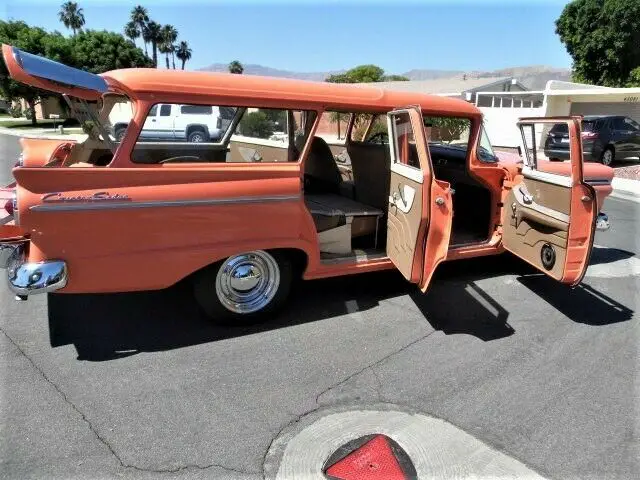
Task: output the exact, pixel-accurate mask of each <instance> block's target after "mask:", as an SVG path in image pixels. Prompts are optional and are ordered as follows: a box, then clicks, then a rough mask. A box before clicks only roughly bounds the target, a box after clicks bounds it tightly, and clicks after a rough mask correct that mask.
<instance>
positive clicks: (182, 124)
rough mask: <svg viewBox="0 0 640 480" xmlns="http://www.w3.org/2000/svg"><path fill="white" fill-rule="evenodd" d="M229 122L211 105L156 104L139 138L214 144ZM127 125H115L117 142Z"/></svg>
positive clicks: (123, 123)
mask: <svg viewBox="0 0 640 480" xmlns="http://www.w3.org/2000/svg"><path fill="white" fill-rule="evenodd" d="M223 112H224V109H223ZM229 121H230V120H229V119H228V118H226V119H225V118H223V116H222V115H221V112H220V109H219V108H218V107H213V106H211V105H170V104H156V105H154V106H153V107H152V108H151V110H150V111H149V114H148V115H147V119H146V120H145V122H144V126H143V127H142V130H141V131H140V137H139V138H140V139H143V140H158V141H166V140H186V141H187V142H193V143H201V142H208V141H212V140H213V141H216V140H219V139H220V137H221V135H222V132H223V128H225V127H226V126H228V124H229ZM127 125H128V124H127V123H126V122H117V123H116V124H115V125H114V126H113V131H114V136H115V138H116V140H117V141H122V138H123V137H124V133H125V131H126V129H127Z"/></svg>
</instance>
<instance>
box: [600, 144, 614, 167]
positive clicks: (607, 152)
mask: <svg viewBox="0 0 640 480" xmlns="http://www.w3.org/2000/svg"><path fill="white" fill-rule="evenodd" d="M614 160H615V153H614V151H613V149H612V148H611V147H607V148H605V149H604V152H602V156H601V157H600V163H602V164H603V165H606V166H607V167H610V166H611V164H612V163H613V161H614Z"/></svg>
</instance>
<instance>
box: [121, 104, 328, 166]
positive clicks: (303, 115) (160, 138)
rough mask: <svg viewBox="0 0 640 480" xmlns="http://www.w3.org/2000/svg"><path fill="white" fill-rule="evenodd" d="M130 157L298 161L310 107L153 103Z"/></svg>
mask: <svg viewBox="0 0 640 480" xmlns="http://www.w3.org/2000/svg"><path fill="white" fill-rule="evenodd" d="M156 112H157V113H158V114H159V116H158V117H156V118H159V117H166V119H165V120H164V121H156V120H155V118H154V119H152V121H149V120H147V121H145V123H144V126H143V128H142V130H141V131H140V135H139V136H138V140H137V142H136V145H135V148H134V150H133V152H132V161H133V162H134V163H195V162H209V163H212V162H214V163H239V162H287V161H297V160H298V157H299V155H300V151H301V150H302V147H303V146H304V143H305V141H306V139H307V138H308V134H309V132H310V129H311V126H312V125H313V124H314V122H315V115H316V113H315V112H310V111H300V110H298V111H292V110H287V109H263V108H251V107H237V106H218V105H171V104H157V105H154V106H153V107H152V108H151V109H150V111H149V114H148V117H152V116H153V114H155V113H156Z"/></svg>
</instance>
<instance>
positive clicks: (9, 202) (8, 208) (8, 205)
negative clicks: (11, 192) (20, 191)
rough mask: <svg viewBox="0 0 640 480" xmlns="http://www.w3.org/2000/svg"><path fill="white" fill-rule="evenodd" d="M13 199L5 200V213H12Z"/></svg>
mask: <svg viewBox="0 0 640 480" xmlns="http://www.w3.org/2000/svg"><path fill="white" fill-rule="evenodd" d="M13 206H14V205H13V199H10V200H7V201H6V203H5V204H4V209H5V210H6V211H7V213H8V214H9V215H13V212H14V209H13Z"/></svg>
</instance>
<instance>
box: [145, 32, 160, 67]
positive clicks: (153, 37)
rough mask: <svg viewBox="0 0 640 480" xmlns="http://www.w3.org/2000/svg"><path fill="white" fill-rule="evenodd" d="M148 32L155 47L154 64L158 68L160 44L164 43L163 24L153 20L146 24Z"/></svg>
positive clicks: (152, 45) (152, 46)
mask: <svg viewBox="0 0 640 480" xmlns="http://www.w3.org/2000/svg"><path fill="white" fill-rule="evenodd" d="M146 34H147V38H148V39H149V41H150V42H151V48H152V49H153V65H154V66H155V67H156V68H158V46H159V45H162V26H161V25H160V24H159V23H156V22H154V21H151V22H149V23H147V25H146ZM143 35H144V34H143Z"/></svg>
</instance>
